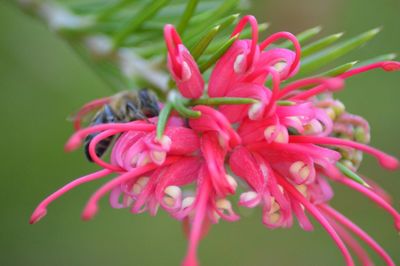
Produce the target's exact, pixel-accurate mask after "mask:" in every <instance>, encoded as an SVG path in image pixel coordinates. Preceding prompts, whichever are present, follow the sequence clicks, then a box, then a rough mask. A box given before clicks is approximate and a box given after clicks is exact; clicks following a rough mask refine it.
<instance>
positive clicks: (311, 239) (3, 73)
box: [0, 0, 400, 266]
mask: <svg viewBox="0 0 400 266" xmlns="http://www.w3.org/2000/svg"><path fill="white" fill-rule="evenodd" d="M253 10H254V13H255V14H256V15H257V17H258V18H259V20H260V21H268V22H271V23H272V26H271V29H270V30H269V32H272V31H278V30H289V31H292V32H295V33H296V32H299V31H302V30H304V29H306V28H309V27H312V26H316V25H322V26H323V27H324V31H323V34H331V33H335V32H340V31H345V32H346V35H347V36H352V35H355V34H357V33H360V32H362V31H366V30H368V29H371V28H374V27H377V26H383V31H382V33H381V34H379V35H378V37H377V38H376V39H374V40H373V41H372V42H371V43H370V44H369V45H368V46H365V47H363V48H361V49H359V50H358V51H357V52H355V53H352V54H351V56H349V57H347V60H355V59H363V58H367V57H371V56H374V55H380V54H383V53H388V52H397V53H398V52H400V30H399V29H400V27H399V26H400V23H399V17H398V14H399V10H400V1H398V0H381V1H365V0H325V1H319V0H303V1H297V0H281V1H253ZM343 62H345V61H343ZM399 83H400V74H399V73H392V74H387V73H384V72H382V71H374V72H371V73H369V74H364V75H362V76H358V77H355V78H353V79H352V80H350V81H348V82H347V89H346V90H345V91H344V92H341V93H340V94H339V95H338V97H339V98H340V99H341V100H342V101H343V102H345V104H346V105H347V107H348V110H349V111H351V112H353V113H357V114H361V115H363V116H364V117H366V118H367V119H368V120H369V121H370V123H371V126H372V136H373V138H372V144H373V145H374V146H377V147H379V148H382V149H383V150H385V151H387V152H389V153H392V154H394V155H396V156H397V157H400V151H399V139H398V136H399V131H400V123H399V114H400V113H399V111H400V108H399V97H400V88H399ZM107 94H109V91H108V89H107V87H106V86H105V85H104V84H103V83H102V81H101V80H99V79H98V78H97V77H96V76H95V75H94V74H93V73H92V72H91V70H90V69H89V68H88V67H87V66H86V65H85V64H84V63H83V62H82V61H81V60H80V58H78V57H77V55H76V54H75V53H74V52H73V51H72V50H70V49H69V47H68V46H67V45H66V44H65V43H64V42H62V41H61V40H59V39H58V38H57V37H56V36H54V35H53V34H52V33H50V32H49V31H48V30H47V29H46V28H45V27H44V26H43V25H42V24H40V23H39V22H37V21H35V20H33V19H31V18H30V17H27V16H26V15H24V14H23V13H21V12H20V11H19V10H17V9H16V8H15V7H13V6H12V5H10V3H8V0H5V1H0V117H1V124H0V125H1V130H0V143H1V144H0V147H1V150H0V152H1V153H0V164H1V167H0V171H1V177H0V178H1V192H0V204H1V205H0V208H1V212H0V265H4V266H9V265H10V266H17V265H18V266H20V265H24V266H28V265H29V266H30V265H32V266H39V265H40V266H47V265H51V266H54V265H57V266H71V265H74V266H79V265H99V266H103V265H115V266H125V265H179V263H180V262H181V259H182V258H183V256H184V254H185V250H186V241H185V239H184V237H183V235H182V232H181V227H180V224H179V223H178V222H176V221H175V220H172V219H170V218H169V217H168V216H167V215H165V214H164V213H162V212H161V213H160V214H159V215H158V217H157V218H152V217H150V216H149V215H147V214H143V215H137V216H132V215H130V214H129V213H128V212H127V211H121V210H114V209H111V208H109V207H108V203H107V201H106V200H104V201H103V202H102V208H101V211H100V213H99V214H98V215H97V217H96V219H94V220H93V221H91V222H82V221H81V220H80V212H81V210H82V207H83V206H84V204H85V201H86V200H87V198H88V196H89V195H90V193H91V192H92V191H94V190H95V189H96V188H97V187H98V186H99V185H100V182H98V183H96V182H95V183H92V184H87V185H85V186H82V187H80V188H78V189H76V190H74V191H72V192H70V193H68V194H67V195H66V196H64V197H62V198H61V199H59V200H58V201H57V203H56V204H54V205H52V206H51V207H50V209H49V214H48V216H47V217H46V219H44V220H43V221H41V222H40V223H38V224H37V225H34V226H32V225H29V224H28V219H29V216H30V214H31V212H32V211H33V209H34V208H35V206H36V204H37V203H38V202H39V201H40V200H41V199H43V197H45V196H46V195H47V194H48V193H50V192H52V191H54V190H55V189H56V188H58V187H60V186H61V185H63V184H64V183H66V182H68V181H70V180H72V179H74V178H75V177H78V176H80V175H82V174H85V173H88V172H90V171H92V170H95V167H93V166H92V165H90V164H88V163H87V162H86V161H85V160H84V159H83V156H82V153H80V152H76V153H72V154H65V153H64V152H63V145H64V142H65V140H66V139H67V138H68V136H69V134H70V133H71V132H72V127H71V124H70V123H69V122H68V121H67V120H66V117H67V116H68V114H70V113H71V112H73V111H75V110H77V108H78V107H79V106H81V105H82V104H83V103H85V102H87V101H89V100H91V99H93V98H96V97H100V96H104V95H107ZM362 172H363V173H367V174H368V176H370V177H372V178H374V180H376V181H378V182H379V183H381V184H382V185H383V187H385V188H386V189H387V191H389V192H390V193H391V194H392V195H393V197H394V204H395V206H396V207H397V208H398V209H399V207H400V206H399V202H400V196H399V195H400V193H399V191H400V172H394V173H388V172H385V171H384V170H382V169H380V168H379V167H378V165H377V163H376V162H375V161H374V160H373V159H371V158H369V157H367V158H366V159H365V162H364V165H363V167H362ZM335 189H336V197H335V199H334V201H333V205H334V206H335V207H337V208H338V209H339V210H341V211H343V213H344V214H346V215H348V216H349V217H351V218H352V219H353V220H354V221H355V222H357V223H358V224H359V225H361V226H362V227H363V228H364V229H365V230H366V231H368V232H370V233H371V235H372V236H373V237H375V238H376V239H377V240H378V241H379V242H380V243H381V244H382V245H383V247H384V248H386V249H387V251H388V252H389V253H390V254H391V255H392V256H393V258H394V259H395V261H396V262H398V263H400V249H399V247H400V245H399V244H400V242H399V241H400V240H399V238H398V235H397V233H396V232H395V230H394V228H393V224H392V219H391V217H390V216H389V215H387V214H386V213H385V212H384V211H382V210H381V209H378V208H377V207H376V206H375V205H374V204H372V203H371V202H370V201H369V200H368V199H365V198H363V197H362V196H360V195H359V194H357V193H355V192H352V191H349V190H348V189H345V188H342V187H339V186H335ZM242 214H243V219H242V220H241V221H240V222H237V223H233V224H229V223H226V222H222V223H220V224H218V225H217V226H215V227H213V229H212V230H211V232H210V234H209V235H208V236H207V237H206V238H205V239H204V241H203V242H202V244H201V246H200V258H201V262H202V265H250V266H253V265H283V266H284V265H298V266H302V265H317V266H320V265H324V266H328V265H343V260H342V257H341V254H340V253H339V251H338V250H337V248H336V247H335V245H334V244H333V242H332V240H331V239H330V238H329V237H328V235H327V234H326V233H325V232H324V231H323V230H322V229H321V227H320V226H316V230H315V231H314V232H312V233H307V232H303V231H301V230H300V229H299V228H298V226H297V225H296V226H294V227H293V228H292V229H288V230H275V231H271V230H267V229H266V228H264V227H263V226H262V224H261V221H260V213H259V212H258V211H254V212H250V213H248V212H246V213H244V212H242ZM371 253H372V252H371ZM372 256H373V257H374V258H375V259H376V258H377V257H376V256H375V255H372ZM377 265H383V262H381V261H379V260H377Z"/></svg>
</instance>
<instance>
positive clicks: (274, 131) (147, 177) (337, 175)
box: [31, 16, 400, 266]
mask: <svg viewBox="0 0 400 266" xmlns="http://www.w3.org/2000/svg"><path fill="white" fill-rule="evenodd" d="M247 23H249V24H250V26H251V29H252V39H245V40H237V41H236V42H235V43H234V44H233V45H232V46H231V47H230V48H229V49H228V51H227V52H226V53H225V54H224V55H223V56H222V57H221V59H220V60H218V62H217V63H216V65H215V67H214V69H213V70H212V73H211V77H210V80H209V83H208V89H207V95H208V97H206V99H207V100H209V102H211V101H212V99H219V100H221V99H222V101H221V103H222V104H220V105H219V106H218V107H217V108H214V107H211V106H208V105H207V104H193V105H194V106H193V105H192V106H189V105H187V106H186V107H185V106H184V108H190V107H191V108H192V109H191V110H190V111H192V112H193V111H194V112H196V114H198V113H199V114H200V117H189V118H188V119H184V118H183V117H180V116H179V115H178V114H177V113H176V112H173V113H172V115H171V116H170V117H169V119H168V121H167V123H166V125H165V130H164V131H163V132H162V133H163V134H161V136H159V135H158V134H157V133H158V131H157V127H159V125H160V124H162V123H163V121H162V117H163V116H162V115H160V116H159V117H156V118H152V119H148V120H137V121H132V122H128V123H109V124H100V125H95V126H92V127H88V128H84V129H80V127H79V126H76V129H77V131H76V132H75V133H74V135H73V136H72V137H71V138H70V140H69V141H68V142H67V145H66V149H67V150H72V149H75V148H77V147H78V146H79V144H80V143H81V142H82V140H83V139H84V138H85V137H86V136H87V135H88V134H92V133H94V132H95V133H97V135H96V136H95V137H94V138H93V140H92V141H91V143H90V145H89V153H90V156H91V158H92V160H93V161H94V162H95V163H97V164H98V165H99V166H101V167H102V168H103V170H100V171H99V172H96V173H93V174H90V175H87V176H84V177H81V178H79V179H77V180H75V181H73V182H72V183H70V184H68V185H66V186H65V187H63V188H62V189H60V190H59V191H57V192H55V193H54V194H52V195H51V196H49V197H48V198H47V199H45V200H44V201H43V202H42V203H41V204H40V205H39V207H38V208H37V209H36V210H35V212H34V214H33V215H32V219H31V222H32V223H33V222H37V221H38V220H39V219H40V218H41V217H43V216H44V215H45V214H46V207H47V205H48V204H49V203H50V202H51V201H53V200H54V199H56V198H57V197H59V196H61V195H62V194H63V193H65V192H67V191H68V190H70V189H72V188H73V187H75V186H77V185H80V184H82V183H85V182H89V181H92V180H94V179H99V178H103V177H105V176H108V175H111V174H114V175H115V177H114V178H113V179H111V180H110V181H108V182H106V183H105V184H104V185H103V186H102V187H101V188H100V189H99V190H97V191H96V192H95V193H94V194H93V195H92V197H91V198H90V199H89V202H88V203H87V205H86V208H85V209H84V211H83V218H84V219H86V220H87V219H90V218H92V217H93V216H94V215H95V213H96V212H97V209H98V206H97V203H98V201H99V200H100V199H101V198H102V197H103V196H104V195H106V194H107V193H110V203H111V206H112V207H114V208H129V209H130V211H131V212H132V213H140V212H143V211H149V213H150V214H152V215H155V214H156V213H157V211H158V210H159V208H162V209H164V210H165V211H167V212H168V213H169V214H170V215H171V216H172V217H173V218H175V219H178V220H181V221H183V223H184V226H185V228H186V231H187V235H188V238H189V246H188V252H187V256H186V258H185V260H184V263H183V264H184V265H186V266H193V265H197V264H198V261H197V255H196V253H197V246H198V244H199V241H200V239H201V238H202V236H204V235H205V233H206V232H207V229H208V227H209V225H210V224H213V223H217V222H218V221H219V220H220V219H223V220H226V221H230V222H232V221H236V220H237V219H239V216H238V215H237V214H236V212H235V211H234V204H233V203H234V202H233V200H232V198H230V196H232V195H238V198H239V200H238V205H239V206H241V207H246V208H255V207H258V206H259V207H260V208H261V211H262V223H263V224H264V225H265V226H266V227H267V228H270V229H274V228H286V227H290V226H292V225H293V223H294V222H295V221H296V220H297V222H298V223H299V225H300V226H301V227H302V228H303V229H304V230H307V231H310V230H313V225H312V223H311V222H310V220H309V218H308V216H307V214H311V216H313V217H314V218H315V219H316V220H317V221H318V222H319V223H320V224H321V225H322V226H323V228H324V229H325V230H326V231H327V233H328V234H329V235H330V236H331V237H332V239H333V240H334V242H335V243H336V245H337V246H338V248H339V249H340V251H341V252H342V254H343V256H344V258H345V261H346V264H347V265H354V261H353V258H352V256H351V254H350V252H349V250H348V248H347V246H348V247H350V248H351V249H353V250H354V251H355V253H356V254H357V255H358V256H359V257H360V259H361V260H362V261H363V263H364V264H368V265H369V264H371V260H370V259H369V257H368V255H367V254H366V253H365V252H364V250H363V249H362V247H361V246H360V245H359V244H358V243H357V241H355V239H353V237H352V235H351V234H349V232H351V233H353V234H355V235H357V236H359V237H360V239H361V240H363V241H364V242H365V243H366V244H367V245H369V246H370V247H371V248H372V249H373V250H374V251H375V252H377V254H378V255H380V256H381V257H382V259H383V260H384V261H385V262H386V264H387V265H394V262H393V261H392V259H391V258H390V257H389V255H388V254H387V253H386V252H385V251H384V249H382V248H381V247H380V246H379V244H378V243H376V242H375V240H374V239H372V238H371V237H370V236H369V235H368V234H367V233H365V232H364V231H363V230H362V229H360V228H359V227H358V226H357V225H355V224H354V223H352V222H351V221H350V220H349V219H348V218H346V217H344V216H343V215H342V214H340V213H339V212H338V211H336V210H335V209H333V208H332V207H331V206H330V200H331V199H332V197H333V196H334V193H333V189H332V187H331V185H330V183H332V182H336V183H341V184H343V185H345V186H347V187H350V188H352V189H353V190H355V191H357V192H360V193H362V194H364V195H365V196H366V197H368V198H370V199H371V200H372V201H374V202H375V203H377V204H378V206H380V207H381V208H383V209H384V210H386V211H387V212H388V213H389V214H390V215H391V216H392V217H393V218H394V221H395V227H396V229H397V230H400V215H399V213H398V212H397V211H396V210H395V209H394V208H393V207H392V206H391V204H390V203H389V202H388V201H387V198H388V197H387V195H386V194H385V193H384V192H383V190H382V189H380V188H379V187H378V186H377V185H376V184H374V183H373V182H371V183H369V182H368V181H365V179H363V178H361V177H360V176H359V175H358V174H357V173H356V172H355V171H356V170H357V168H358V166H359V164H360V162H361V155H362V154H363V153H367V154H370V155H372V156H374V157H376V158H377V159H378V161H379V162H380V164H381V165H382V166H383V167H385V168H387V169H392V170H393V169H397V168H398V161H397V159H395V158H393V157H391V156H389V155H387V154H385V153H383V152H381V151H379V150H377V149H375V148H372V147H370V146H367V144H368V142H369V138H370V136H369V126H368V123H367V122H366V120H365V119H363V118H361V117H359V116H356V115H352V114H349V113H347V112H346V110H345V108H344V105H343V104H342V103H341V102H339V101H338V100H335V99H334V98H333V97H332V93H333V92H335V91H337V90H340V89H342V88H343V87H344V80H345V79H347V78H349V77H351V76H353V75H355V74H359V73H361V72H364V71H367V70H371V69H374V68H382V69H383V70H385V71H393V70H398V69H399V68H400V63H398V62H381V63H374V64H372V65H368V66H364V67H360V68H355V69H352V70H349V71H347V72H345V73H343V74H341V75H339V76H338V77H334V78H333V77H310V78H304V79H299V80H295V81H291V82H286V83H283V81H285V80H288V79H289V78H295V75H296V73H297V71H298V70H299V68H301V66H300V56H301V49H300V44H299V42H298V40H297V39H296V38H295V37H294V36H293V35H292V34H290V33H288V32H279V33H276V34H273V35H271V36H270V37H268V38H267V39H265V40H264V41H262V42H261V43H260V44H259V43H258V30H257V22H256V20H255V18H254V17H252V16H246V17H244V18H243V19H242V20H241V21H240V22H239V24H238V26H237V27H236V28H235V30H234V32H233V33H232V35H233V36H235V35H238V34H240V32H241V31H242V30H243V28H244V26H245V25H246V24H247ZM164 34H165V39H166V43H167V48H168V69H169V71H170V73H171V76H172V78H173V79H174V81H175V82H176V87H177V88H178V90H179V92H180V93H181V94H182V95H183V96H184V97H186V98H191V99H193V98H199V97H200V96H201V95H202V94H203V86H204V83H203V78H202V76H201V74H200V71H199V69H198V67H197V64H196V62H195V60H194V59H193V57H192V56H191V55H190V52H189V51H188V49H186V48H185V46H184V45H183V44H182V41H181V39H180V37H179V35H178V34H177V32H176V31H175V29H174V28H173V26H171V25H167V26H165V28H164ZM282 38H283V39H288V40H289V41H291V42H292V43H293V46H294V51H292V50H289V49H283V48H271V47H270V45H272V44H273V43H274V42H275V41H277V40H279V39H282ZM267 48H270V49H267ZM232 98H238V99H240V98H247V99H251V100H252V101H251V103H245V104H243V103H241V104H238V103H233V104H232V102H229V101H228V100H226V101H223V100H224V99H232ZM174 100H177V101H181V102H178V103H175V104H176V106H181V105H185V104H187V103H193V101H189V100H187V99H183V98H181V99H175V98H174ZM106 101H107V99H103V100H99V101H95V102H93V103H91V104H89V105H88V106H85V107H84V108H83V109H82V111H81V112H80V113H79V114H83V113H85V112H86V111H87V110H88V109H90V108H92V107H96V106H99V105H101V104H104V103H105V102H106ZM205 102H207V101H205ZM179 104H180V105H179ZM181 107H182V106H181ZM165 108H168V107H164V109H165ZM165 110H167V109H165ZM177 110H178V109H177ZM178 111H179V110H178ZM80 116H81V115H79V116H78V118H77V119H80ZM157 123H158V125H157ZM76 124H77V125H79V122H77V123H76ZM110 136H119V137H118V139H117V141H116V142H115V143H114V144H113V148H112V153H111V156H110V161H109V162H106V161H104V160H103V159H101V158H99V157H98V156H97V155H96V152H95V148H96V146H97V145H98V144H99V143H100V142H101V141H102V140H104V139H106V138H109V137H110ZM238 180H240V182H238ZM239 184H240V186H239Z"/></svg>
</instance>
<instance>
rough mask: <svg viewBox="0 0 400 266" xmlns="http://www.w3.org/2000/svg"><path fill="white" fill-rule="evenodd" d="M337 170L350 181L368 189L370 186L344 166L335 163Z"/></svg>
mask: <svg viewBox="0 0 400 266" xmlns="http://www.w3.org/2000/svg"><path fill="white" fill-rule="evenodd" d="M336 166H337V168H338V169H339V170H340V172H342V174H344V175H345V176H347V177H348V178H350V179H351V180H354V181H356V182H357V183H359V184H361V185H363V186H365V187H367V188H369V187H370V186H369V185H368V183H367V182H365V181H364V179H362V178H361V177H360V176H359V175H357V174H356V173H354V172H353V171H351V170H350V169H349V168H347V167H346V166H345V165H344V164H342V163H339V162H338V163H336Z"/></svg>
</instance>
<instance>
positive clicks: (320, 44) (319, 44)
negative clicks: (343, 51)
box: [301, 32, 343, 58]
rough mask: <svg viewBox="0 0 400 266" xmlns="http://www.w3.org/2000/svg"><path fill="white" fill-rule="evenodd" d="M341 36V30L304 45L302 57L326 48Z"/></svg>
mask: <svg viewBox="0 0 400 266" xmlns="http://www.w3.org/2000/svg"><path fill="white" fill-rule="evenodd" d="M342 36H343V33H342V32H341V33H337V34H333V35H330V36H328V37H325V38H322V39H321V40H318V41H316V42H313V43H311V44H309V45H307V46H305V47H304V48H303V49H302V51H301V55H302V57H303V58H304V57H306V56H309V55H311V54H313V53H316V52H318V51H320V50H322V49H324V48H326V47H327V46H328V45H330V44H332V43H334V42H335V41H337V40H339V39H340V37H342Z"/></svg>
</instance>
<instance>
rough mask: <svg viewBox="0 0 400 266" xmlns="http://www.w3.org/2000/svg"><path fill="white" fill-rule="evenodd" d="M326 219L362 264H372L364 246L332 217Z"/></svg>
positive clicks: (369, 265) (372, 265)
mask: <svg viewBox="0 0 400 266" xmlns="http://www.w3.org/2000/svg"><path fill="white" fill-rule="evenodd" d="M328 221H329V222H330V223H331V225H332V226H333V228H334V229H335V231H336V232H337V233H338V234H339V236H340V237H341V238H342V239H343V241H344V242H345V243H346V244H347V245H348V246H349V247H350V249H351V250H353V251H354V253H355V254H356V256H357V257H358V258H359V259H360V262H361V264H362V265H363V266H374V265H375V264H374V262H373V261H372V260H371V258H370V257H369V255H368V253H367V252H366V251H365V250H364V248H363V247H362V246H361V245H360V244H359V243H358V242H357V240H356V239H354V237H353V236H352V235H351V234H349V232H347V230H346V229H345V228H343V226H341V225H340V224H338V223H337V222H336V221H334V220H333V219H332V218H328Z"/></svg>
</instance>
